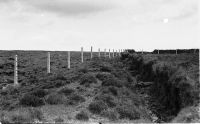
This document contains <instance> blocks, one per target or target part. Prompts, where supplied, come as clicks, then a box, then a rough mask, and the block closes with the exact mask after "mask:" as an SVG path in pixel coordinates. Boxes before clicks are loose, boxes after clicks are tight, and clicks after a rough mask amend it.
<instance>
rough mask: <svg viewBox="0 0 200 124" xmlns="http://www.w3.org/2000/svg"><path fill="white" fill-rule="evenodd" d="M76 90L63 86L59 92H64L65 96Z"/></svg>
mask: <svg viewBox="0 0 200 124" xmlns="http://www.w3.org/2000/svg"><path fill="white" fill-rule="evenodd" d="M74 92H75V91H74V89H70V88H67V87H64V88H62V89H61V90H60V91H59V93H63V94H64V95H65V96H69V95H71V94H72V93H74Z"/></svg>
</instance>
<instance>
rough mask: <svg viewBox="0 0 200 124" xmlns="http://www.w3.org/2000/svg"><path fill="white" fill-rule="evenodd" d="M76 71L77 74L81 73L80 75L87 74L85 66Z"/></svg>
mask: <svg viewBox="0 0 200 124" xmlns="http://www.w3.org/2000/svg"><path fill="white" fill-rule="evenodd" d="M78 71H79V72H82V73H87V72H89V70H88V67H87V66H84V67H81V68H80V69H79V70H78Z"/></svg>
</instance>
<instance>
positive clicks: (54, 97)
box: [46, 93, 65, 105]
mask: <svg viewBox="0 0 200 124" xmlns="http://www.w3.org/2000/svg"><path fill="white" fill-rule="evenodd" d="M46 102H47V103H48V104H50V105H56V104H63V103H64V102H65V97H64V96H63V95H62V94H57V93H53V94H50V95H48V96H47V98H46Z"/></svg>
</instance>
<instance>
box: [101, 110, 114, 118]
mask: <svg viewBox="0 0 200 124" xmlns="http://www.w3.org/2000/svg"><path fill="white" fill-rule="evenodd" d="M101 116H102V117H105V118H108V119H109V120H110V121H116V120H117V119H118V114H117V112H116V111H114V110H110V109H108V110H104V111H102V112H101Z"/></svg>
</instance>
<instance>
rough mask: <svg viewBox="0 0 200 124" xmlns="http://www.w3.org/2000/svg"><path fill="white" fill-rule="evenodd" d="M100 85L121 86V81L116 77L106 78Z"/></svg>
mask: <svg viewBox="0 0 200 124" xmlns="http://www.w3.org/2000/svg"><path fill="white" fill-rule="evenodd" d="M102 86H114V87H122V82H121V81H120V80H118V79H116V78H108V79H106V80H104V81H102Z"/></svg>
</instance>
